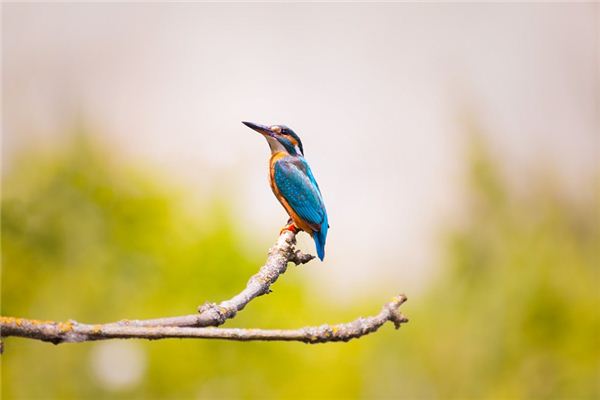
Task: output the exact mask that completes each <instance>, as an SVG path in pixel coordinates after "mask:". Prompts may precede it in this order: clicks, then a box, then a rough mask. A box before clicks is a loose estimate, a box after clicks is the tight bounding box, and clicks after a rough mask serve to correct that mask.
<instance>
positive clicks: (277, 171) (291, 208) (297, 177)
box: [242, 121, 329, 261]
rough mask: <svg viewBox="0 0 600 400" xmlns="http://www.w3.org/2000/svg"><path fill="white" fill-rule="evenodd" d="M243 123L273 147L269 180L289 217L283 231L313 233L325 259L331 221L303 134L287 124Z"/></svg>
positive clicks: (320, 256)
mask: <svg viewBox="0 0 600 400" xmlns="http://www.w3.org/2000/svg"><path fill="white" fill-rule="evenodd" d="M242 123H243V124H244V125H246V126H247V127H249V128H251V129H253V130H255V131H256V132H258V133H260V134H261V135H263V136H264V137H265V139H267V143H268V144H269V147H270V149H271V158H270V160H269V183H270V185H271V189H272V190H273V193H274V194H275V197H276V198H277V200H279V202H280V203H281V205H282V206H283V208H285V210H286V211H287V213H288V215H289V216H290V219H289V220H288V223H287V225H286V226H285V227H284V228H283V229H282V230H281V232H282V233H283V232H284V231H285V230H290V231H292V232H294V233H298V231H304V232H306V233H307V234H309V235H310V236H312V238H313V240H314V241H315V247H316V249H317V255H318V256H319V259H320V260H321V261H323V259H324V258H325V242H326V240H327V231H328V229H329V220H328V219H327V211H326V209H325V203H324V202H323V196H322V195H321V190H320V189H319V185H318V184H317V181H316V180H315V177H314V176H313V173H312V171H311V169H310V166H309V165H308V163H307V162H306V160H305V159H304V147H303V146H302V141H301V140H300V137H299V136H298V135H297V134H296V133H295V132H294V131H293V130H292V129H291V128H289V127H287V126H285V125H269V126H267V125H260V124H255V123H253V122H246V121H242Z"/></svg>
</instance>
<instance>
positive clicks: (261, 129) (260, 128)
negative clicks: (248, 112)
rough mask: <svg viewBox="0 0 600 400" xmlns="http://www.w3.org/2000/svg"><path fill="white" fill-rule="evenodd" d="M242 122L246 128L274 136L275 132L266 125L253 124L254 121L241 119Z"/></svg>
mask: <svg viewBox="0 0 600 400" xmlns="http://www.w3.org/2000/svg"><path fill="white" fill-rule="evenodd" d="M242 124H244V125H246V126H247V127H248V128H251V129H254V130H255V131H256V132H258V133H260V134H262V135H265V136H271V137H273V136H275V133H274V132H273V131H272V130H271V129H269V127H268V126H265V125H260V124H255V123H254V122H246V121H242Z"/></svg>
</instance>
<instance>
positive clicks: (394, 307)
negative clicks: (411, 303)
mask: <svg viewBox="0 0 600 400" xmlns="http://www.w3.org/2000/svg"><path fill="white" fill-rule="evenodd" d="M405 302H406V296H405V295H403V294H400V295H398V296H396V297H394V298H392V301H390V302H389V303H387V304H386V305H385V306H384V309H385V310H387V312H388V320H389V321H392V322H393V323H394V327H395V328H396V329H398V328H400V324H403V323H406V322H408V318H406V317H405V316H404V315H403V314H402V313H401V312H400V306H401V305H402V304H404V303H405Z"/></svg>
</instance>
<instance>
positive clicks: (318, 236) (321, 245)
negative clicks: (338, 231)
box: [313, 220, 329, 261]
mask: <svg viewBox="0 0 600 400" xmlns="http://www.w3.org/2000/svg"><path fill="white" fill-rule="evenodd" d="M327 229H329V224H328V223H327V220H325V222H324V223H323V224H322V225H321V230H320V231H318V232H314V233H313V239H314V241H315V247H316V248H317V255H318V256H319V260H321V261H323V259H324V258H325V241H326V240H327Z"/></svg>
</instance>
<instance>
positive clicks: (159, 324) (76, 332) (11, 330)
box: [0, 231, 408, 353]
mask: <svg viewBox="0 0 600 400" xmlns="http://www.w3.org/2000/svg"><path fill="white" fill-rule="evenodd" d="M295 243H296V235H295V234H294V233H293V232H290V231H284V232H282V233H281V235H280V236H279V239H278V240H277V243H276V244H275V246H273V247H272V248H271V249H270V250H269V255H268V258H267V262H266V263H265V265H263V266H262V267H261V268H260V270H259V271H258V273H256V274H255V275H254V276H252V277H251V278H250V280H249V281H248V283H247V285H246V287H245V288H244V289H243V290H242V291H241V292H240V293H239V294H237V295H235V296H234V297H232V298H231V299H229V300H225V301H222V302H221V303H219V304H215V303H206V304H204V305H202V306H200V307H199V308H198V312H199V313H198V314H190V315H183V316H178V317H166V318H157V319H146V320H122V321H118V322H112V323H107V324H95V325H92V324H82V323H79V322H77V321H68V322H56V321H40V320H32V319H24V318H14V317H2V316H0V339H2V338H5V337H9V336H18V337H24V338H29V339H35V340H41V341H45V342H52V343H55V344H59V343H66V342H87V341H95V340H106V339H116V338H120V339H134V338H137V339H167V338H197V339H225V340H236V341H251V340H265V341H274V340H279V341H299V342H304V343H325V342H339V341H344V342H346V341H348V340H350V339H354V338H358V337H361V336H364V335H367V334H369V333H372V332H375V331H376V330H378V329H379V328H380V327H381V326H382V325H384V324H385V323H386V322H388V321H391V322H393V323H394V326H395V327H396V328H399V327H400V324H402V323H405V322H408V319H407V318H406V317H404V316H403V315H402V314H401V313H400V311H399V308H400V305H401V304H402V303H404V302H405V301H406V297H405V296H404V295H399V296H396V297H394V298H393V299H392V300H391V301H390V302H389V303H387V304H385V305H384V307H383V309H382V310H381V312H380V313H379V314H377V315H375V316H371V317H367V318H358V319H356V320H355V321H352V322H348V323H344V324H337V325H331V326H330V325H321V326H315V327H304V328H300V329H288V330H282V329H237V328H216V326H218V325H221V324H223V323H224V322H225V321H227V320H228V319H231V318H233V317H235V316H236V314H237V313H238V312H239V311H241V310H243V309H244V307H246V305H247V304H248V303H250V302H251V301H252V300H253V299H255V298H257V297H259V296H262V295H264V294H267V293H269V292H270V288H271V285H272V284H273V283H275V281H276V280H277V279H278V278H279V276H280V275H281V274H283V273H284V272H285V271H286V269H287V265H288V263H289V262H293V263H295V264H296V265H298V264H305V263H307V262H309V261H310V260H312V259H313V258H314V256H312V255H310V254H303V253H301V252H300V251H299V250H295V249H294V244H295ZM1 349H2V342H1V341H0V353H1Z"/></svg>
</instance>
